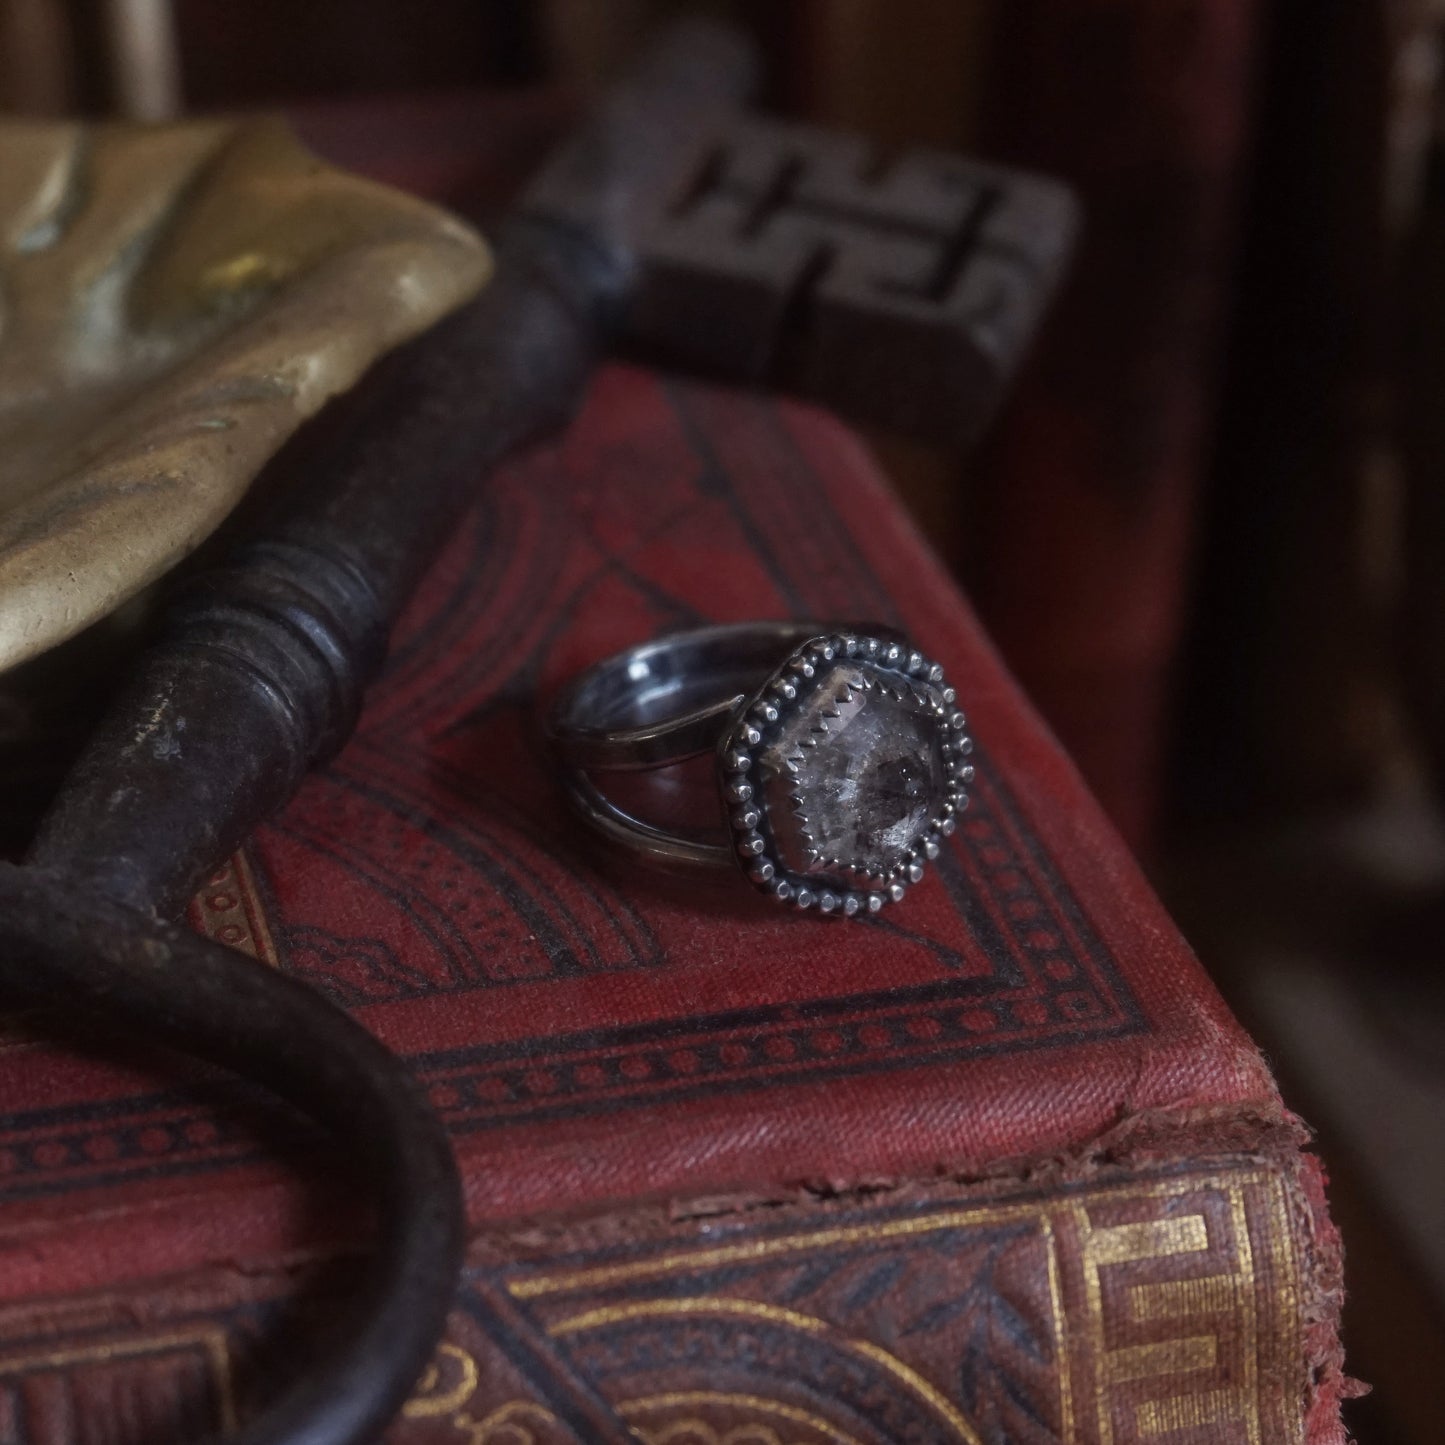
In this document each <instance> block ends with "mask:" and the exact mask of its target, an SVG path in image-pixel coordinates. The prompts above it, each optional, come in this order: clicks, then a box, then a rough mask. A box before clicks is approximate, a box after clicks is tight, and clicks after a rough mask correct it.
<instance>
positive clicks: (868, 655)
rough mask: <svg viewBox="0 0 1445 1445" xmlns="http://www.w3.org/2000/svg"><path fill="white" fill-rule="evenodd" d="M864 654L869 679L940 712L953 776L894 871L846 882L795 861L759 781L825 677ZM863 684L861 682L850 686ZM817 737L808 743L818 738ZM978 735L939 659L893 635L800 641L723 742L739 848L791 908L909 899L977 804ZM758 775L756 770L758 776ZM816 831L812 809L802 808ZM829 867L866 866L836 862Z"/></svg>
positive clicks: (898, 697) (903, 700)
mask: <svg viewBox="0 0 1445 1445" xmlns="http://www.w3.org/2000/svg"><path fill="white" fill-rule="evenodd" d="M850 661H851V662H854V663H856V664H857V665H858V672H859V676H861V677H863V678H864V679H865V681H864V684H863V685H864V686H869V687H875V686H876V687H880V688H882V689H883V690H884V691H886V692H887V694H888V695H889V696H890V697H891V698H893V700H894V701H895V702H897V703H898V704H899V705H900V706H902V707H905V708H907V709H909V710H910V711H912V712H914V713H915V714H917V715H923V716H926V717H928V718H930V719H932V720H933V721H934V722H935V723H936V725H937V727H938V731H939V741H940V744H941V749H942V755H943V759H944V764H945V767H946V770H947V779H946V782H945V785H944V792H943V795H942V797H941V798H940V799H939V800H938V804H937V806H936V807H935V808H933V809H932V810H931V811H930V815H929V817H928V820H927V821H926V822H925V823H924V825H923V826H922V827H921V828H920V829H919V832H918V836H917V837H916V838H915V839H914V841H913V842H912V844H910V846H909V847H908V848H907V850H905V852H904V853H903V855H902V857H901V858H900V860H899V862H898V863H897V864H896V865H895V866H894V867H893V868H891V869H889V870H888V871H887V872H886V873H882V874H872V875H866V876H863V875H858V876H859V884H858V886H856V887H848V888H842V887H837V886H834V885H833V884H831V883H828V882H821V881H820V880H819V879H818V878H816V877H812V876H810V875H808V874H804V873H797V872H795V871H793V870H791V869H790V868H788V867H787V866H786V865H785V864H784V862H783V860H782V858H781V856H780V855H779V850H778V847H777V844H776V840H775V837H774V830H773V826H772V820H771V818H770V816H769V814H770V809H769V805H768V801H767V798H766V796H765V791H766V790H765V789H763V788H761V787H755V786H754V779H755V778H756V776H757V770H758V762H759V757H760V754H761V753H762V752H763V750H764V749H766V748H767V747H768V746H769V745H770V744H771V743H772V742H773V741H774V740H775V739H776V738H777V737H778V735H779V733H780V732H781V731H782V729H783V728H784V727H786V726H787V724H788V722H789V720H790V719H791V718H792V717H794V716H796V715H797V713H798V712H799V711H800V710H801V708H802V706H803V705H804V704H805V703H806V702H807V701H808V700H809V699H810V698H811V697H812V695H813V694H814V693H815V692H816V690H817V689H818V688H819V687H821V686H822V685H823V682H824V678H825V676H826V673H827V672H828V671H829V670H831V668H832V667H833V666H834V665H835V664H837V663H840V662H841V663H847V662H850ZM850 685H851V686H857V684H850ZM810 745H813V744H804V746H810ZM972 752H973V740H972V739H971V738H970V737H969V735H968V728H967V722H966V719H965V718H964V715H963V713H962V712H960V711H958V708H957V698H956V695H955V693H954V690H953V688H952V687H950V686H949V685H948V683H947V681H946V679H945V678H944V675H943V669H942V667H940V666H939V665H938V663H936V662H933V661H932V660H931V659H929V658H927V657H925V656H924V655H923V654H922V653H921V652H918V651H917V650H915V649H913V648H911V647H909V646H908V645H907V644H906V643H904V642H900V641H898V640H896V639H893V638H884V637H873V636H868V635H859V634H854V633H835V634H829V635H823V636H819V637H814V638H811V639H809V640H808V641H807V642H805V643H803V644H802V646H800V647H798V648H797V649H795V650H794V651H793V652H792V653H791V654H790V655H789V657H788V658H787V660H786V661H785V662H784V663H783V664H782V665H781V666H780V667H779V668H777V669H776V670H775V671H774V672H773V673H772V674H771V675H770V676H769V677H768V680H767V681H766V682H765V683H764V684H763V686H762V687H761V688H759V689H758V691H757V692H756V693H754V694H753V696H752V697H751V698H749V699H748V700H747V702H745V703H744V704H743V706H742V707H741V708H740V709H739V710H738V713H737V715H736V718H735V720H734V722H733V724H732V725H731V727H729V728H728V730H727V731H726V733H725V734H724V736H723V738H722V741H721V742H720V743H719V745H718V753H717V765H718V783H719V789H720V791H721V794H722V799H723V807H724V810H725V812H726V815H727V820H728V824H729V826H730V829H731V832H732V839H733V842H732V846H733V855H734V857H735V858H736V859H737V861H738V864H739V866H740V867H741V869H742V871H743V873H744V875H745V876H746V877H747V879H748V880H749V882H751V883H752V884H753V886H754V887H755V888H757V889H758V890H759V891H761V892H763V893H766V894H768V895H769V896H770V897H772V898H774V899H776V900H777V901H778V902H779V903H783V904H785V905H787V906H789V907H792V908H796V909H801V910H804V911H813V912H817V913H821V914H825V915H829V916H836V917H840V918H854V917H860V916H867V915H869V914H874V913H877V912H879V911H880V910H881V909H882V908H883V907H884V906H885V905H886V904H889V903H898V902H901V901H902V899H903V897H904V895H905V894H906V893H907V891H908V888H909V886H910V885H912V884H914V883H917V882H920V881H921V880H922V878H923V875H924V870H925V867H926V865H927V864H928V862H930V861H931V860H932V859H934V858H936V857H937V856H938V854H939V851H940V849H941V848H942V846H943V841H944V839H946V838H948V837H949V836H950V835H951V834H952V833H953V831H954V829H955V827H956V826H957V818H958V815H959V814H960V813H962V812H963V810H964V809H965V808H966V807H967V806H968V791H967V787H968V784H969V783H970V782H972V780H973V776H974V769H973V765H972V764H971V763H970V762H969V761H968V759H969V756H970V755H971V753H972ZM750 775H751V776H750ZM794 811H795V815H796V816H797V817H798V818H799V819H800V821H801V823H802V826H803V827H804V829H806V826H807V819H806V815H805V814H803V813H802V811H801V809H800V808H795V809H794ZM817 861H819V862H821V863H823V864H824V865H825V866H834V867H837V868H847V871H849V872H854V873H855V874H856V870H855V869H852V868H850V867H847V865H842V864H838V863H837V862H836V860H833V861H832V863H831V864H830V862H829V860H824V859H819V860H817Z"/></svg>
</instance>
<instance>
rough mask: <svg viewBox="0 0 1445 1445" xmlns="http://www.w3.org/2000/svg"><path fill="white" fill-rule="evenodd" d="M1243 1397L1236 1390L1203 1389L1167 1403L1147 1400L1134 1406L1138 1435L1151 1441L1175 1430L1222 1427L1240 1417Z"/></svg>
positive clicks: (1176, 1397)
mask: <svg viewBox="0 0 1445 1445" xmlns="http://www.w3.org/2000/svg"><path fill="white" fill-rule="evenodd" d="M1244 1403H1245V1402H1244V1397H1243V1395H1242V1393H1241V1392H1240V1391H1239V1390H1204V1391H1202V1392H1201V1393H1199V1394H1197V1395H1176V1396H1174V1398H1173V1399H1170V1400H1146V1401H1144V1403H1143V1404H1142V1405H1138V1406H1136V1407H1135V1411H1134V1414H1135V1419H1136V1421H1137V1423H1138V1429H1139V1433H1140V1434H1141V1435H1143V1436H1146V1437H1150V1438H1152V1437H1153V1436H1155V1435H1168V1434H1170V1433H1171V1432H1173V1431H1175V1430H1197V1429H1199V1428H1200V1426H1202V1425H1222V1424H1223V1423H1224V1422H1225V1421H1227V1420H1238V1419H1239V1418H1240V1417H1241V1415H1242V1414H1243V1408H1244Z"/></svg>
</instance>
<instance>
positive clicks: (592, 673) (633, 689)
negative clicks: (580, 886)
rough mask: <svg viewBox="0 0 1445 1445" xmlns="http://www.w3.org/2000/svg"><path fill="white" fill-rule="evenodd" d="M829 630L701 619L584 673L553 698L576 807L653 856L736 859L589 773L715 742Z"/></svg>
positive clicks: (616, 839)
mask: <svg viewBox="0 0 1445 1445" xmlns="http://www.w3.org/2000/svg"><path fill="white" fill-rule="evenodd" d="M870 630H872V631H873V632H874V633H875V634H876V633H878V632H879V631H884V630H885V629H879V628H872V629H870ZM828 631H829V628H828V626H827V625H826V624H824V623H817V622H729V623H722V624H720V625H718V626H714V627H698V628H694V629H692V630H691V631H687V632H674V633H671V634H670V635H668V636H666V637H661V638H658V639H657V640H656V641H655V642H644V643H642V644H641V645H640V646H638V647H630V648H628V649H626V650H625V651H623V652H619V653H616V654H614V655H613V656H612V657H609V658H607V659H606V660H605V661H602V662H599V663H596V664H594V665H593V666H592V667H589V668H588V669H587V670H586V671H585V672H583V673H580V674H579V675H578V676H577V677H576V678H574V679H573V680H572V682H571V683H570V684H569V685H568V687H567V688H566V689H565V690H564V691H563V692H562V693H560V694H559V695H558V697H557V699H556V701H555V702H554V703H553V704H552V709H551V712H550V713H549V715H548V718H547V725H546V726H547V736H548V738H549V740H550V741H551V743H552V746H553V748H554V749H555V750H556V753H557V757H558V761H559V763H560V764H561V768H562V781H563V784H564V786H565V787H566V789H567V793H568V796H569V798H570V799H571V801H572V804H573V806H574V807H575V808H576V809H577V811H578V813H579V814H580V815H581V817H582V818H583V819H584V821H586V822H587V823H588V824H589V825H590V826H591V827H592V828H593V829H594V830H595V831H596V832H597V833H599V834H600V835H601V836H602V837H603V838H605V839H606V840H607V841H608V842H610V843H614V844H617V845H618V846H620V847H623V848H626V849H628V850H630V851H631V852H633V853H638V854H641V855H642V856H643V857H645V858H646V859H648V860H649V861H650V862H652V863H657V864H663V865H666V866H670V867H675V868H685V869H696V868H705V869H710V870H717V869H729V870H730V869H732V868H734V867H735V866H736V859H735V858H734V856H733V850H732V848H731V846H730V845H729V844H728V843H727V842H726V841H719V842H716V843H714V842H707V841H702V840H699V839H693V838H687V837H683V836H682V835H680V834H677V833H674V832H670V831H668V830H667V829H665V828H662V827H659V826H657V825H655V824H652V823H649V822H646V821H645V820H643V819H641V818H635V817H633V816H632V814H630V813H628V812H625V811H624V810H623V809H622V808H620V807H618V806H617V804H616V803H614V802H613V801H612V800H611V799H610V798H609V797H608V796H607V795H606V793H604V792H603V790H602V789H601V788H600V787H599V786H598V784H597V782H596V781H595V780H594V779H593V778H592V777H591V776H590V774H591V773H593V772H618V771H635V770H639V769H645V768H660V767H667V766H668V765H670V764H672V763H680V762H685V761H687V759H689V758H695V757H699V756H701V755H703V754H705V753H710V752H712V751H714V750H715V749H716V747H717V745H718V743H719V742H720V741H721V739H722V738H723V737H724V736H725V735H726V733H727V730H728V728H729V727H730V726H731V725H732V723H733V721H734V720H735V718H736V717H737V715H738V714H739V712H740V711H741V710H742V709H743V708H744V707H745V706H746V705H747V703H748V701H749V700H750V699H751V698H752V697H753V695H754V694H755V693H756V692H757V690H758V688H759V687H761V686H762V684H763V683H764V682H766V681H767V678H768V676H769V674H771V673H772V671H773V669H774V668H776V667H777V666H778V664H779V663H780V662H782V661H783V660H784V658H786V657H787V656H788V654H789V653H790V652H792V651H793V650H794V649H795V648H798V647H800V646H802V644H803V643H805V642H807V641H808V640H809V639H810V638H813V637H818V636H821V635H824V634H826V633H827V632H828Z"/></svg>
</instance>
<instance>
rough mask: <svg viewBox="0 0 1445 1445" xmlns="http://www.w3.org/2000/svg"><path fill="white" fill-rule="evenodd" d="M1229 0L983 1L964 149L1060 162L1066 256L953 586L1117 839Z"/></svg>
mask: <svg viewBox="0 0 1445 1445" xmlns="http://www.w3.org/2000/svg"><path fill="white" fill-rule="evenodd" d="M1256 9H1257V7H1255V6H1254V5H1253V4H1251V3H1249V0H1181V3H1178V4H1171V5H1159V4H1157V3H1154V0H1010V3H1009V4H1007V5H1001V6H998V7H996V14H997V25H996V31H995V35H994V37H993V42H992V44H991V46H990V50H989V54H990V56H991V66H990V79H991V82H992V84H991V87H990V95H989V96H988V97H987V98H986V100H985V106H984V117H983V123H982V132H983V134H982V149H983V151H984V153H985V154H987V155H989V156H991V157H994V156H997V157H998V158H999V159H1002V160H1006V161H1011V162H1014V163H1017V164H1020V165H1023V166H1027V167H1030V168H1033V169H1037V170H1040V171H1044V172H1046V173H1048V174H1051V175H1054V176H1057V177H1059V178H1061V179H1064V180H1067V181H1069V182H1070V183H1072V184H1073V185H1074V186H1075V187H1076V188H1077V190H1078V192H1079V195H1080V197H1081V200H1082V203H1083V212H1084V231H1083V238H1082V243H1081V246H1080V249H1079V252H1078V254H1077V257H1076V261H1075V265H1074V267H1073V271H1072V275H1071V277H1070V279H1069V281H1068V283H1067V284H1066V286H1065V288H1064V291H1063V293H1062V294H1061V296H1060V299H1059V301H1058V303H1057V305H1056V309H1055V312H1054V315H1053V317H1052V319H1051V321H1050V323H1049V324H1048V326H1047V327H1046V330H1045V334H1044V336H1043V337H1042V339H1041V344H1040V347H1039V350H1038V352H1037V354H1036V356H1035V358H1034V362H1033V364H1032V365H1031V366H1030V367H1029V368H1028V369H1027V371H1026V374H1025V376H1024V377H1023V378H1022V379H1021V385H1020V388H1019V390H1018V391H1017V392H1016V394H1015V397H1014V399H1013V401H1012V403H1011V404H1010V406H1009V407H1008V409H1007V411H1006V414H1005V416H1004V417H1003V419H1002V421H1001V424H1000V426H999V428H998V430H997V433H996V435H995V437H994V440H993V444H992V446H991V448H990V451H989V455H988V456H987V457H986V458H985V459H984V462H983V466H982V475H981V477H980V487H981V507H982V509H983V511H984V515H983V516H982V517H981V518H980V520H979V525H978V527H977V529H976V536H975V546H976V549H977V550H976V556H977V560H976V562H975V564H974V566H973V569H972V570H973V571H974V573H975V574H976V575H975V579H974V586H973V589H972V590H973V592H974V596H975V600H976V601H977V603H978V604H979V610H980V612H981V613H982V614H983V616H984V620H985V622H986V624H987V625H988V626H989V628H990V631H991V633H992V634H993V637H994V639H995V641H996V642H997V643H998V645H999V647H1000V649H1001V650H1002V652H1003V654H1004V656H1005V658H1006V659H1007V660H1008V662H1009V664H1010V666H1011V668H1012V669H1013V671H1014V672H1015V673H1016V674H1017V676H1018V677H1019V679H1020V680H1021V681H1022V682H1023V684H1024V686H1025V689H1026V690H1027V691H1028V692H1029V693H1030V694H1031V696H1032V698H1033V700H1034V701H1035V703H1037V704H1038V706H1039V708H1040V710H1041V711H1042V712H1043V714H1044V716H1045V717H1046V718H1047V719H1048V721H1049V722H1050V723H1051V724H1052V726H1053V728H1054V730H1055V732H1056V733H1057V734H1058V736H1059V738H1060V740H1061V741H1062V742H1063V744H1064V746H1065V748H1066V749H1067V750H1068V751H1069V752H1070V753H1071V754H1072V755H1073V757H1074V759H1075V761H1076V762H1077V763H1078V764H1079V766H1080V770H1081V771H1082V772H1083V774H1084V776H1085V777H1086V778H1087V779H1088V781H1089V782H1090V784H1091V785H1092V787H1093V790H1094V792H1095V794H1096V795H1097V796H1098V797H1099V799H1100V801H1101V802H1102V803H1103V804H1104V807H1105V809H1106V811H1108V812H1109V814H1110V815H1111V817H1112V818H1113V820H1114V822H1115V823H1116V824H1117V825H1118V826H1119V828H1120V831H1121V832H1122V833H1123V834H1124V836H1125V838H1126V840H1127V841H1128V842H1129V843H1131V844H1132V845H1133V846H1134V847H1136V848H1138V847H1140V846H1142V845H1143V844H1145V843H1146V841H1147V838H1148V834H1149V829H1150V823H1151V820H1152V817H1153V813H1154V808H1155V801H1156V792H1157V785H1158V778H1157V774H1158V769H1159V762H1160V754H1161V725H1162V722H1163V714H1164V703H1165V694H1166V687H1167V683H1168V673H1169V668H1170V663H1171V660H1172V658H1173V656H1174V653H1175V651H1176V647H1177V644H1178V641H1179V634H1180V629H1181V620H1182V612H1183V600H1184V588H1185V578H1186V572H1187V563H1188V560H1189V553H1190V543H1191V535H1192V532H1193V530H1194V514H1195V499H1196V494H1197V492H1198V488H1199V475H1200V471H1201V468H1202V465H1203V462H1204V457H1203V455H1202V453H1203V446H1204V428H1205V425H1206V419H1207V415H1208V411H1209V406H1210V400H1211V391H1212V383H1213V371H1214V356H1215V350H1216V345H1215V342H1216V332H1217V331H1218V329H1219V326H1220V322H1221V320H1222V313H1223V312H1224V309H1225V307H1224V304H1223V303H1224V299H1225V292H1226V282H1227V270H1228V265H1229V260H1230V255H1231V250H1232V245H1231V242H1232V230H1233V227H1232V224H1231V217H1232V212H1233V208H1234V203H1235V200H1236V190H1237V179H1238V172H1239V169H1240V162H1241V158H1242V153H1243V147H1244V141H1245V134H1246V118H1247V109H1248V100H1249V91H1250V85H1249V79H1250V70H1251V57H1252V51H1253V48H1254V27H1255V23H1256V13H1255V12H1256Z"/></svg>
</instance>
